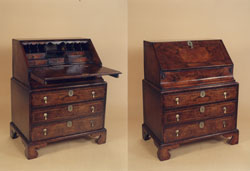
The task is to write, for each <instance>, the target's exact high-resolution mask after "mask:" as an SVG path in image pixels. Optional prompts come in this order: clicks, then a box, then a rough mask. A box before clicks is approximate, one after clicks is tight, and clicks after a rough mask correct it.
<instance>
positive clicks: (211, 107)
mask: <svg viewBox="0 0 250 171" xmlns="http://www.w3.org/2000/svg"><path fill="white" fill-rule="evenodd" d="M236 105H237V104H236V101H229V102H221V103H216V104H208V105H199V106H194V107H188V108H185V109H174V110H168V111H166V112H165V113H164V116H163V123H164V124H165V125H166V126H167V125H170V124H179V123H184V122H189V121H196V120H204V119H209V118H213V117H220V116H228V115H232V114H234V113H236Z"/></svg>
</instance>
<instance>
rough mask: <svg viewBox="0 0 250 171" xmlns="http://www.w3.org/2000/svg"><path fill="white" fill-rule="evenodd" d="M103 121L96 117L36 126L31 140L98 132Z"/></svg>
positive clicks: (100, 117) (101, 118)
mask: <svg viewBox="0 0 250 171" xmlns="http://www.w3.org/2000/svg"><path fill="white" fill-rule="evenodd" d="M103 119H104V118H103V115H98V116H90V117H85V118H80V119H74V120H69V121H65V122H60V123H53V124H44V125H41V126H36V127H33V128H32V130H31V139H32V141H38V140H44V139H48V138H56V137H61V136H67V135H71V134H77V133H81V132H87V131H92V130H98V129H101V128H103V127H104V120H103Z"/></svg>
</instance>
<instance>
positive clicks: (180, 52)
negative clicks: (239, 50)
mask: <svg viewBox="0 0 250 171" xmlns="http://www.w3.org/2000/svg"><path fill="white" fill-rule="evenodd" d="M153 46H154V49H155V54H156V57H157V58H158V61H159V65H160V68H161V70H163V71H171V70H182V69H195V68H205V67H220V66H230V65H233V63H232V61H231V59H230V57H229V55H228V53H227V50H226V48H225V46H224V44H223V42H222V40H204V41H180V42H155V43H153Z"/></svg>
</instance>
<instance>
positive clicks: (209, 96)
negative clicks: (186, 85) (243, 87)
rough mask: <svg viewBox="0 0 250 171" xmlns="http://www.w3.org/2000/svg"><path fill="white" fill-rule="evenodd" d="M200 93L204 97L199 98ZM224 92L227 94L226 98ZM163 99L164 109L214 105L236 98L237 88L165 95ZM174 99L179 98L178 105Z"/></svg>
mask: <svg viewBox="0 0 250 171" xmlns="http://www.w3.org/2000/svg"><path fill="white" fill-rule="evenodd" d="M201 91H205V93H206V95H205V97H201V96H200V93H201ZM224 92H226V93H227V94H226V98H225V95H224ZM163 98H164V106H165V108H166V109H170V108H177V107H183V106H190V105H195V104H196V105H197V104H203V103H214V102H219V101H225V100H233V99H236V98H237V86H233V87H223V88H218V89H207V90H206V89H201V90H200V91H190V92H183V93H175V94H166V95H164V97H163ZM176 98H179V104H177V102H176Z"/></svg>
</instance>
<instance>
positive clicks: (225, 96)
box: [223, 91, 227, 99]
mask: <svg viewBox="0 0 250 171" xmlns="http://www.w3.org/2000/svg"><path fill="white" fill-rule="evenodd" d="M223 94H224V98H225V99H227V92H226V91H225V92H224V93H223Z"/></svg>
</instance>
